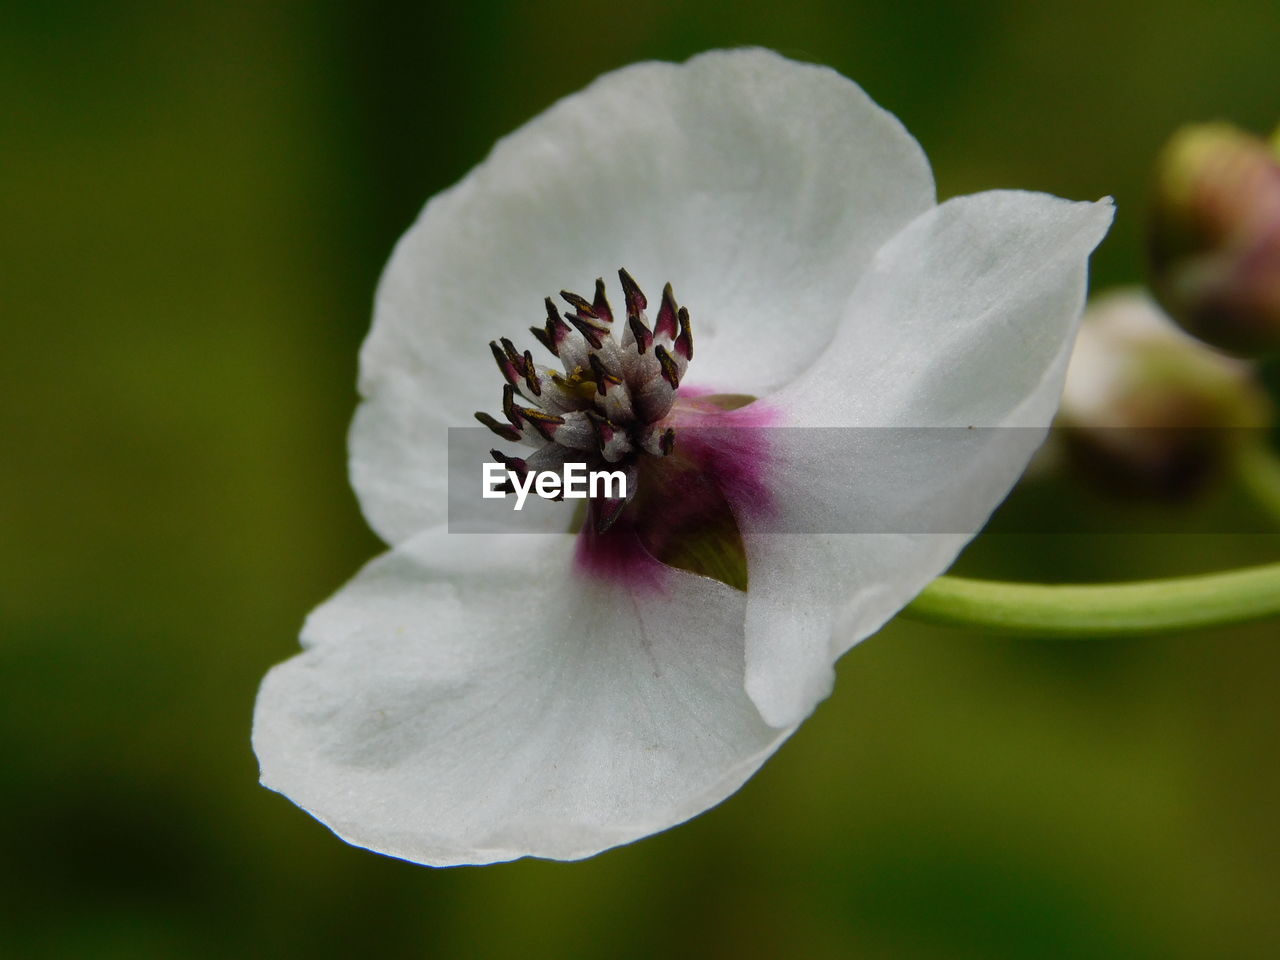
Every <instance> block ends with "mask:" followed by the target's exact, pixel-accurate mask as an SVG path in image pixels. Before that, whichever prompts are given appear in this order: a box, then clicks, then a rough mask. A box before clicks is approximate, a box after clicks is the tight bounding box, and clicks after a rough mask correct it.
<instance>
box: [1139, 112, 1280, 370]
mask: <svg viewBox="0 0 1280 960" xmlns="http://www.w3.org/2000/svg"><path fill="white" fill-rule="evenodd" d="M1149 226H1150V237H1149V241H1150V243H1149V253H1150V259H1151V268H1152V281H1151V283H1152V289H1153V290H1154V292H1155V294H1156V296H1157V298H1158V299H1159V300H1160V303H1161V304H1163V306H1164V307H1165V309H1167V310H1168V311H1169V313H1170V314H1171V315H1172V316H1173V317H1174V318H1175V319H1176V320H1177V321H1178V322H1179V323H1180V324H1182V326H1183V327H1185V328H1186V329H1187V330H1188V331H1190V332H1191V333H1192V334H1194V335H1195V336H1197V337H1199V338H1200V339H1202V340H1204V341H1205V342H1206V343H1211V344H1213V345H1214V346H1217V347H1221V348H1222V349H1224V350H1230V351H1231V352H1233V353H1239V354H1243V355H1247V356H1258V355H1261V354H1265V353H1271V352H1275V351H1277V350H1280V136H1278V137H1277V138H1275V140H1274V141H1273V143H1272V144H1268V143H1267V142H1265V141H1263V140H1261V139H1259V138H1258V137H1255V136H1253V135H1251V134H1248V133H1245V132H1244V131H1241V130H1238V129H1236V128H1235V127H1232V126H1230V125H1228V124H1224V123H1215V124H1204V125H1198V126H1191V127H1185V128H1183V129H1182V130H1181V131H1179V132H1178V133H1177V134H1175V135H1174V137H1173V139H1172V140H1170V141H1169V143H1168V144H1167V145H1166V146H1165V148H1164V151H1163V152H1162V153H1161V155H1160V158H1159V161H1158V162H1157V168H1156V175H1155V188H1154V202H1153V205H1152V210H1151V218H1150V224H1149Z"/></svg>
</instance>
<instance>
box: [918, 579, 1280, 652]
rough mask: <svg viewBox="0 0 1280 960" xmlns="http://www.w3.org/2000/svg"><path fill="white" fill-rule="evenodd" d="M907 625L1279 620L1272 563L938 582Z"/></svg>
mask: <svg viewBox="0 0 1280 960" xmlns="http://www.w3.org/2000/svg"><path fill="white" fill-rule="evenodd" d="M902 613H903V615H904V616H906V617H909V618H910V619H913V620H922V621H925V622H927V623H937V624H943V625H946V626H952V627H972V628H975V629H981V630H986V631H991V632H996V633H1012V634H1018V635H1020V636H1024V637H1045V638H1052V637H1058V638H1073V637H1074V638H1088V637H1131V636H1144V635H1150V634H1162V633H1177V632H1181V631H1186V630H1201V629H1205V628H1208V627H1220V626H1226V625H1228V624H1235V623H1248V622H1250V621H1253V620H1265V619H1267V618H1268V617H1275V616H1280V563H1272V564H1267V565H1266V566H1262V567H1249V568H1245V569H1243V570H1232V571H1229V572H1227V573H1210V574H1205V575H1203V576H1196V577H1176V578H1173V579H1168V580H1146V581H1140V582H1136V583H1108V584H1097V585H1093V584H1064V585H1061V586H1049V585H1044V584H1034V583H1002V582H999V581H991V580H970V579H966V578H964V577H939V578H938V579H937V580H935V581H934V582H933V583H931V584H930V585H929V586H928V587H926V588H925V589H924V592H923V593H921V594H920V596H918V597H916V599H915V600H914V601H912V602H911V603H910V604H909V605H908V606H907V607H906V608H905V609H904V610H903V611H902Z"/></svg>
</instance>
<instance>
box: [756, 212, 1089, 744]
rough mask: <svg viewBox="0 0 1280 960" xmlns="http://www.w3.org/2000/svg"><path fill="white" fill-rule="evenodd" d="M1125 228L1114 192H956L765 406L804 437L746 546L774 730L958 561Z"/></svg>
mask: <svg viewBox="0 0 1280 960" xmlns="http://www.w3.org/2000/svg"><path fill="white" fill-rule="evenodd" d="M1110 220H1111V205H1110V203H1109V202H1105V201H1104V202H1101V203H1098V204H1083V203H1071V202H1068V201H1065V200H1060V199H1058V198H1055V197H1049V196H1045V195H1041V194H1031V193H1019V192H992V193H985V194H978V195H976V196H972V197H962V198H959V199H957V200H952V201H949V202H947V203H945V204H943V205H942V206H940V207H938V208H936V209H935V210H932V211H930V212H928V213H926V214H924V215H923V216H921V217H919V218H918V219H917V220H916V221H914V222H913V223H912V224H911V225H909V226H908V227H907V228H906V229H905V230H903V231H902V233H901V234H899V235H898V236H897V237H895V238H894V240H893V241H891V242H890V243H889V244H888V245H887V246H886V247H885V249H884V250H882V251H881V252H880V253H879V254H878V255H877V257H876V259H875V262H874V264H873V266H872V268H871V270H870V271H868V272H867V274H866V275H865V276H864V277H863V279H862V281H861V282H860V283H859V286H858V288H857V290H856V291H855V292H854V295H853V297H852V298H851V300H850V303H849V308H848V313H847V315H846V317H845V322H844V324H843V326H842V328H841V330H840V333H839V334H838V336H837V337H836V339H835V341H834V342H833V343H832V346H831V349H830V350H829V351H828V352H827V353H825V354H824V355H823V357H822V358H821V359H820V360H819V361H818V362H817V363H815V364H814V365H813V367H812V368H810V369H809V370H808V371H807V372H806V373H805V374H804V375H802V376H801V377H800V378H799V379H798V380H797V381H796V382H794V383H793V384H791V385H789V386H788V387H786V388H784V389H783V390H781V391H779V392H778V393H777V394H775V395H774V396H772V397H770V398H768V400H767V403H768V404H769V405H770V407H771V408H772V409H774V410H776V411H777V413H778V418H779V422H780V423H782V424H785V425H787V426H789V427H791V428H792V429H789V430H780V431H772V432H771V437H772V439H771V440H770V448H771V463H770V467H769V470H770V477H769V485H770V489H771V491H773V492H774V496H775V504H774V510H773V512H772V514H771V516H770V517H769V518H768V519H767V521H766V522H761V521H758V520H753V519H751V518H748V519H747V521H746V522H745V524H744V526H745V530H744V542H745V543H746V548H747V556H748V562H749V565H750V569H751V570H752V572H753V576H752V581H751V591H750V594H749V600H748V608H747V643H746V656H747V679H746V685H747V689H748V691H749V692H750V694H751V696H752V699H753V700H754V701H755V703H756V704H757V706H759V707H760V710H761V713H762V715H763V716H764V717H765V719H766V720H768V721H769V722H770V723H773V724H777V725H779V726H784V727H785V726H790V725H793V724H795V723H798V722H799V721H800V720H802V719H803V718H804V717H805V716H806V715H807V714H808V713H809V712H810V711H811V710H812V709H813V707H814V705H815V704H816V703H817V701H818V700H820V699H822V697H824V696H825V695H826V694H827V693H828V692H829V691H830V686H831V680H832V666H833V663H834V660H835V659H836V658H837V657H838V656H840V655H841V654H842V653H844V652H845V651H846V650H847V649H848V648H849V647H850V646H852V645H853V644H854V643H856V642H857V641H859V640H861V639H863V638H864V637H866V636H868V635H869V634H871V633H873V632H874V631H875V630H877V629H878V628H879V627H880V626H881V625H882V624H883V623H884V622H885V620H887V619H888V618H889V617H890V616H892V615H893V614H894V613H895V612H896V611H897V610H899V609H900V608H901V607H902V606H903V605H904V604H906V603H907V602H908V601H909V600H910V599H911V598H912V597H913V596H915V594H916V593H918V592H919V591H920V590H921V589H922V588H923V587H924V586H925V585H926V584H927V583H928V582H929V581H930V580H931V579H933V578H934V577H935V576H937V575H938V574H940V573H942V572H943V571H944V570H945V569H946V568H947V567H948V566H949V565H950V563H951V562H952V560H953V559H954V558H955V556H956V554H957V553H959V551H960V550H961V549H962V548H963V546H964V544H965V543H967V542H968V540H969V539H970V537H971V536H972V535H973V534H974V533H976V532H977V531H978V530H979V529H980V528H981V526H982V524H983V523H984V522H985V521H986V519H987V517H988V516H989V514H990V513H991V511H992V510H994V509H995V507H996V506H997V505H998V504H999V503H1000V501H1001V500H1003V498H1004V497H1005V495H1006V494H1007V493H1008V491H1009V489H1010V488H1011V487H1012V485H1013V484H1014V482H1015V481H1016V480H1017V478H1018V476H1019V475H1020V474H1021V472H1022V470H1023V468H1024V467H1025V466H1026V463H1027V461H1028V459H1029V458H1030V456H1031V454H1032V453H1033V452H1034V451H1035V448H1036V447H1037V446H1038V445H1039V443H1040V441H1041V439H1042V438H1043V433H1044V430H1045V429H1047V427H1048V424H1049V421H1050V420H1051V419H1052V416H1053V412H1054V410H1055V409H1056V406H1057V401H1058V398H1059V396H1060V395H1061V392H1062V382H1063V377H1064V375H1065V370H1066V364H1067V360H1068V358H1069V357H1070V351H1071V344H1072V341H1073V337H1074V334H1075V330H1076V324H1077V322H1078V320H1079V317H1080V313H1081V310H1082V309H1083V305H1084V294H1085V277H1086V260H1087V257H1088V255H1089V253H1090V252H1091V251H1092V250H1093V248H1094V247H1095V246H1096V245H1097V243H1098V242H1099V240H1101V238H1102V236H1103V234H1104V233H1105V232H1106V229H1107V226H1108V225H1109V224H1110ZM804 427H814V428H817V427H828V428H837V427H838V428H841V429H824V430H821V431H820V432H810V431H806V430H804V429H802V428H804ZM970 427H973V428H984V429H973V430H970V429H968V428H970ZM788 531H806V532H805V533H795V532H788ZM759 570H767V571H768V575H767V576H756V575H755V572H756V571H759Z"/></svg>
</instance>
